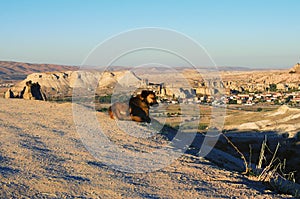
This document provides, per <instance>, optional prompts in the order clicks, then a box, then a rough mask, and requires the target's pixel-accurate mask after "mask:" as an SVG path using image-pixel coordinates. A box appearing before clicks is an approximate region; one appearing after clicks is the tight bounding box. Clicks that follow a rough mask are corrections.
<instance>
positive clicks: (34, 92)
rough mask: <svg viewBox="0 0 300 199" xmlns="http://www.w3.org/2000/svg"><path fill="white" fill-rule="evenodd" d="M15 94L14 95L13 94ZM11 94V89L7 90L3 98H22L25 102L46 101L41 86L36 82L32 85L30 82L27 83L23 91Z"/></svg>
mask: <svg viewBox="0 0 300 199" xmlns="http://www.w3.org/2000/svg"><path fill="white" fill-rule="evenodd" d="M15 93H16V94H15ZM15 93H14V92H13V91H12V89H8V91H7V92H5V96H4V97H5V98H7V99H8V98H23V99H27V100H44V101H46V96H45V94H44V93H43V91H42V90H41V86H40V84H39V83H38V82H36V83H32V81H31V80H30V81H27V82H26V83H25V86H24V88H23V90H21V91H19V92H18V91H17V92H15Z"/></svg>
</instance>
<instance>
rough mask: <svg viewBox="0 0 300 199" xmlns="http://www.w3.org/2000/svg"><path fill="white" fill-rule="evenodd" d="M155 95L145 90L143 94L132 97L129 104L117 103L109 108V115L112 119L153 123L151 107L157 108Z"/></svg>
mask: <svg viewBox="0 0 300 199" xmlns="http://www.w3.org/2000/svg"><path fill="white" fill-rule="evenodd" d="M157 105H158V102H157V100H156V96H155V93H154V92H153V91H148V90H143V91H142V92H141V94H139V95H137V96H135V97H131V98H130V100H129V104H126V103H121V102H116V103H114V104H113V105H112V106H110V107H109V109H108V113H109V115H110V117H111V118H112V119H115V118H116V119H119V120H132V121H136V122H147V123H150V122H151V118H150V116H149V109H150V106H157Z"/></svg>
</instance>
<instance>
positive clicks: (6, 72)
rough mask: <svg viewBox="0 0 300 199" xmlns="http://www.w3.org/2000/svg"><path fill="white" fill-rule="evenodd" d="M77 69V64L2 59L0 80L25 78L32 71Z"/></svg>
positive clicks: (0, 62)
mask: <svg viewBox="0 0 300 199" xmlns="http://www.w3.org/2000/svg"><path fill="white" fill-rule="evenodd" d="M77 69H78V67H75V66H64V65H55V64H32V63H23V62H12V61H0V80H2V81H3V80H23V79H25V78H26V76H27V75H29V74H31V73H37V72H52V71H68V70H77Z"/></svg>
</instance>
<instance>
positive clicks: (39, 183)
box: [0, 99, 289, 198]
mask: <svg viewBox="0 0 300 199" xmlns="http://www.w3.org/2000/svg"><path fill="white" fill-rule="evenodd" d="M0 104H5V106H3V107H2V108H1V112H0V132H1V134H0V142H1V143H0V144H1V152H0V196H1V197H2V198H102V197H103V198H288V197H289V196H285V195H278V194H273V193H270V192H269V191H267V190H266V187H265V186H264V185H263V184H261V183H260V182H255V181H251V180H249V179H248V178H246V177H245V176H243V175H240V174H238V173H235V172H230V171H226V170H224V169H221V168H219V167H217V166H215V165H214V164H212V163H211V162H209V161H207V160H205V159H203V158H200V157H198V156H197V155H192V154H184V155H183V156H182V157H180V158H178V159H177V160H174V161H173V162H172V163H170V164H169V165H168V166H166V167H164V168H162V169H160V170H158V171H153V172H148V173H126V172H120V171H117V170H114V169H113V168H111V167H110V166H107V165H106V164H104V163H103V162H102V160H101V158H98V159H96V158H95V157H93V156H92V154H91V153H89V151H88V150H87V149H86V148H85V145H84V144H83V143H82V140H81V138H80V135H79V134H78V133H77V131H76V127H75V125H74V120H73V116H72V105H71V104H69V103H63V104H57V103H51V102H44V101H30V100H29V101H27V100H20V99H10V100H5V99H0ZM96 116H97V118H98V120H99V123H100V124H101V128H102V129H104V130H105V131H106V132H110V133H108V134H107V136H108V137H109V138H110V139H111V140H112V141H113V142H114V143H115V144H116V145H118V147H120V148H121V149H122V151H125V152H128V153H130V154H135V153H143V154H144V153H149V151H152V150H154V149H156V148H157V147H159V146H161V145H162V144H164V143H165V140H164V137H163V136H162V135H160V134H157V135H156V136H155V138H156V139H150V138H148V139H142V138H137V137H134V136H130V135H128V134H126V133H124V132H123V131H122V130H120V127H119V126H118V125H117V124H116V122H115V121H114V120H111V119H109V117H108V115H107V114H104V113H101V112H97V113H96ZM103 147H105V146H103ZM103 157H106V158H111V159H112V160H113V159H114V158H115V155H114V154H103ZM132 161H135V160H132ZM144 166H147V165H144Z"/></svg>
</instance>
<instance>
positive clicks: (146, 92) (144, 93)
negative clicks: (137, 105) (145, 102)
mask: <svg viewBox="0 0 300 199" xmlns="http://www.w3.org/2000/svg"><path fill="white" fill-rule="evenodd" d="M149 92H150V91H147V90H143V91H142V93H141V97H142V98H143V99H145V98H147V96H148V95H149Z"/></svg>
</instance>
